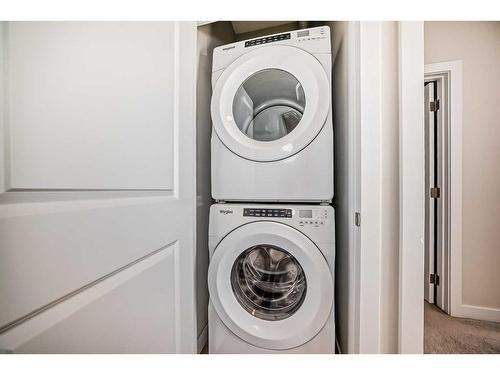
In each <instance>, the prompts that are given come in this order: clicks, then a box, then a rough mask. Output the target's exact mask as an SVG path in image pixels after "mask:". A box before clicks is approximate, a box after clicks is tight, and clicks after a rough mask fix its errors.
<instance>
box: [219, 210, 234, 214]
mask: <svg viewBox="0 0 500 375" xmlns="http://www.w3.org/2000/svg"><path fill="white" fill-rule="evenodd" d="M219 212H220V213H221V214H222V215H229V214H232V213H233V210H219Z"/></svg>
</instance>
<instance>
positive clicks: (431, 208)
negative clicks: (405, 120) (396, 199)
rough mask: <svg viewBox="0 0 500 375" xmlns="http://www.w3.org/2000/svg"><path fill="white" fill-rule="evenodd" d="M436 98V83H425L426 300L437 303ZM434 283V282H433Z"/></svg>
mask: <svg viewBox="0 0 500 375" xmlns="http://www.w3.org/2000/svg"><path fill="white" fill-rule="evenodd" d="M435 96H436V83H435V82H426V83H425V96H424V119H425V122H424V124H425V168H426V172H425V256H424V271H425V277H424V299H425V300H426V301H427V302H429V303H434V302H435V294H436V290H435V284H434V283H433V282H432V283H431V277H432V278H434V277H435V275H436V251H437V236H436V232H437V207H436V204H437V201H436V199H433V198H432V197H431V189H433V188H434V187H436V186H437V164H436V160H437V159H436V158H437V140H436V126H435V125H436V121H435V118H434V112H433V111H432V110H431V104H430V103H432V102H434V100H435ZM432 281H433V280H432Z"/></svg>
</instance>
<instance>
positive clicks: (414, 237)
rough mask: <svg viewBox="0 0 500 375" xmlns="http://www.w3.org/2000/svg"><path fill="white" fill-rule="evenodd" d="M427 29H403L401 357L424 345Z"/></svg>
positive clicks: (417, 25)
mask: <svg viewBox="0 0 500 375" xmlns="http://www.w3.org/2000/svg"><path fill="white" fill-rule="evenodd" d="M423 102H424V23H423V22H421V21H419V22H400V23H399V210H400V211H399V322H398V323H399V327H398V331H399V332H398V333H399V340H398V349H399V350H398V351H399V353H422V352H423V342H424V304H423V300H424V289H423V285H424V220H425V211H424V183H425V180H424V114H423V111H422V103H423Z"/></svg>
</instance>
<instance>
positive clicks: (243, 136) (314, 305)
mask: <svg viewBox="0 0 500 375" xmlns="http://www.w3.org/2000/svg"><path fill="white" fill-rule="evenodd" d="M331 87H332V85H331V47H330V30H329V28H328V27H326V26H324V27H316V28H311V29H304V30H297V31H292V32H287V33H282V34H275V35H270V36H266V37H262V38H258V39H252V40H246V41H241V42H236V43H232V44H228V45H224V46H221V47H218V48H216V49H215V50H214V54H213V69H212V88H213V95H212V104H211V112H212V123H213V131H212V140H211V143H212V144H211V163H212V166H211V168H212V196H213V198H214V199H215V200H216V201H217V203H216V204H214V205H213V206H212V207H211V210H210V226H209V251H210V265H209V271H208V287H209V293H210V303H209V312H208V313H209V351H210V353H334V352H335V319H334V284H333V283H334V261H335V240H334V239H335V221H334V220H335V218H334V211H333V208H332V207H331V206H330V205H329V203H330V202H331V200H332V198H333V125H332V110H331Z"/></svg>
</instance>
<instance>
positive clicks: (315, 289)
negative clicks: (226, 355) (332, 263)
mask: <svg viewBox="0 0 500 375" xmlns="http://www.w3.org/2000/svg"><path fill="white" fill-rule="evenodd" d="M208 287H209V291H210V298H211V301H212V304H213V306H214V308H215V311H216V312H217V314H218V315H219V317H220V318H221V320H222V321H223V322H224V324H225V325H226V326H227V327H228V328H229V329H230V330H231V331H232V332H233V333H234V334H236V335H237V336H239V337H240V338H241V339H242V340H245V341H246V342H248V343H250V344H252V345H255V346H258V347H261V348H265V349H274V350H280V349H289V348H294V347H297V346H300V345H302V344H305V343H306V342H308V341H309V340H311V339H312V338H313V337H314V336H316V334H317V333H318V332H319V331H320V330H321V328H322V327H323V326H324V325H325V323H326V321H327V319H328V317H329V316H330V313H331V309H332V306H333V281H332V275H331V273H330V270H329V268H328V264H327V262H326V259H325V258H324V257H323V255H322V254H321V251H320V250H319V249H318V248H317V247H316V246H315V245H314V243H313V242H311V240H309V239H308V238H307V237H306V236H305V235H303V234H302V233H300V232H299V231H297V230H295V229H293V228H291V227H289V226H287V225H284V224H280V223H276V222H254V223H250V224H246V225H243V226H241V227H239V228H237V229H235V230H234V231H232V232H231V233H230V234H229V235H227V236H226V237H225V238H224V239H223V240H222V241H221V242H220V243H219V245H218V246H217V248H216V249H215V252H214V254H213V256H212V259H211V260H210V267H209V272H208Z"/></svg>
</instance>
